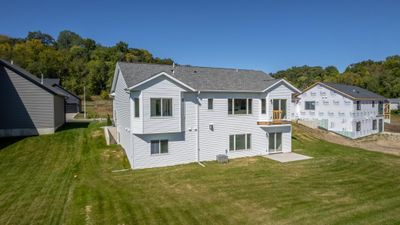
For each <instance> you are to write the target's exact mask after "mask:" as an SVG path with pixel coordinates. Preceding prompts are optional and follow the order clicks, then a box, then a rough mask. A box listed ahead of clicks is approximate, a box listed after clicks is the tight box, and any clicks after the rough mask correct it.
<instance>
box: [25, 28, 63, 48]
mask: <svg viewBox="0 0 400 225" xmlns="http://www.w3.org/2000/svg"><path fill="white" fill-rule="evenodd" d="M34 39H36V40H39V41H40V42H42V44H44V45H51V46H52V45H54V44H55V42H56V41H55V40H54V38H53V37H52V36H51V35H50V34H45V33H42V32H41V31H31V32H28V35H27V36H26V40H34Z"/></svg>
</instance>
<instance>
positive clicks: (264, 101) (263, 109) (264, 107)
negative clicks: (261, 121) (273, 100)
mask: <svg viewBox="0 0 400 225" xmlns="http://www.w3.org/2000/svg"><path fill="white" fill-rule="evenodd" d="M261 114H263V115H264V114H267V99H265V98H262V99H261Z"/></svg>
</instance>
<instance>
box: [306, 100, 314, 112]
mask: <svg viewBox="0 0 400 225" xmlns="http://www.w3.org/2000/svg"><path fill="white" fill-rule="evenodd" d="M307 103H308V104H310V103H314V105H313V106H314V108H313V109H311V108H309V109H307ZM311 105H312V104H311ZM304 110H313V111H315V101H304Z"/></svg>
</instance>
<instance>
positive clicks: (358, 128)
mask: <svg viewBox="0 0 400 225" xmlns="http://www.w3.org/2000/svg"><path fill="white" fill-rule="evenodd" d="M356 131H361V122H357V123H356Z"/></svg>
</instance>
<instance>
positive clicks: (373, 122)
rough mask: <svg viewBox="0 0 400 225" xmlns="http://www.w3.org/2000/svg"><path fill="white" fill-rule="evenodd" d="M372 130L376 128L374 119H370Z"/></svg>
mask: <svg viewBox="0 0 400 225" xmlns="http://www.w3.org/2000/svg"><path fill="white" fill-rule="evenodd" d="M372 130H376V120H372Z"/></svg>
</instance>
